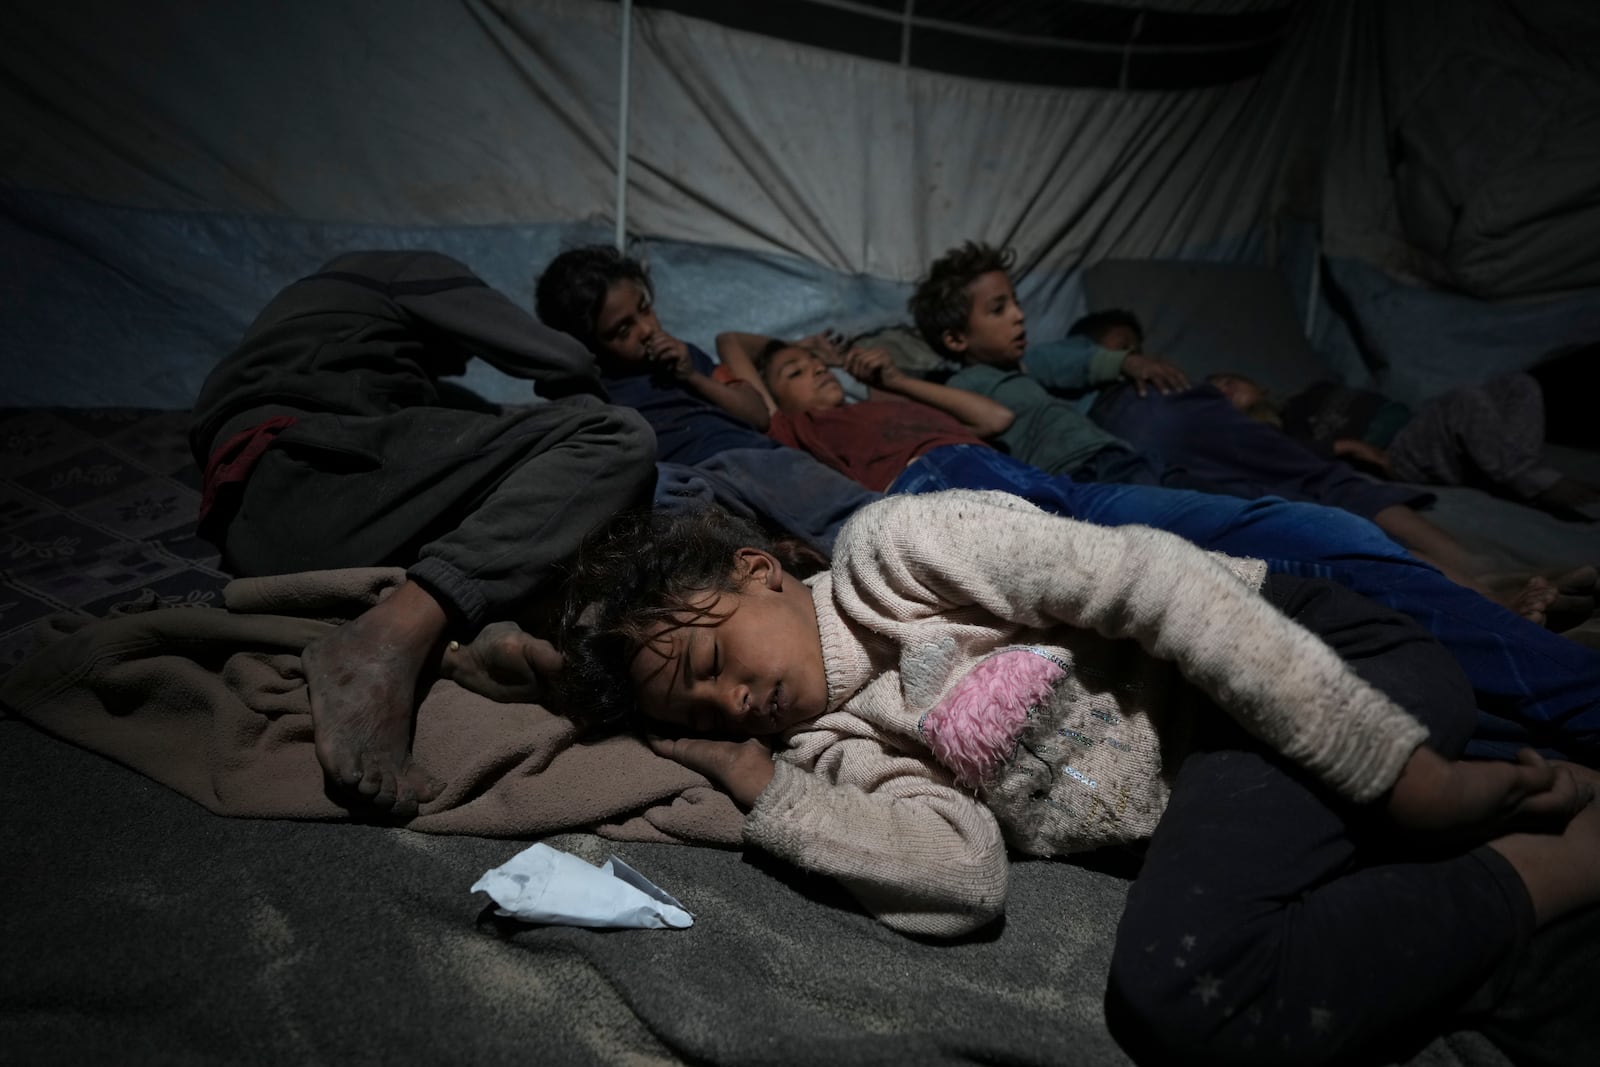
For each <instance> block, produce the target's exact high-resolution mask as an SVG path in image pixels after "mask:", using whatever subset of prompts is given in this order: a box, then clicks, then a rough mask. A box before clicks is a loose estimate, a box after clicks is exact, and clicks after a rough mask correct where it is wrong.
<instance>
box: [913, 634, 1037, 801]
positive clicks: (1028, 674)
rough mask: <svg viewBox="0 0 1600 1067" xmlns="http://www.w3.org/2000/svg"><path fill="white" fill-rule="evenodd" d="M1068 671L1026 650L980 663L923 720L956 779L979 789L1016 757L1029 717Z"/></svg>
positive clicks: (930, 740) (929, 738)
mask: <svg viewBox="0 0 1600 1067" xmlns="http://www.w3.org/2000/svg"><path fill="white" fill-rule="evenodd" d="M1065 673H1066V672H1065V671H1063V670H1062V669H1061V667H1060V666H1058V665H1057V664H1056V663H1054V662H1052V661H1051V660H1048V659H1046V658H1045V657H1043V656H1040V655H1037V654H1036V653H1033V652H1029V651H1026V650H1023V649H1015V650H1011V651H1006V652H997V653H995V654H994V655H992V656H990V657H989V658H988V659H986V660H984V661H983V662H982V663H979V664H978V665H977V666H976V667H974V668H972V670H971V671H969V672H968V673H967V676H966V677H965V678H963V679H961V681H960V682H958V683H956V687H955V688H954V689H952V690H951V691H950V693H949V694H948V695H947V696H946V697H945V698H944V699H943V700H941V701H940V702H939V704H938V706H937V707H935V708H933V709H932V710H931V711H929V712H928V714H927V715H925V716H924V717H923V720H922V736H923V738H924V739H925V740H926V741H927V742H928V747H929V748H931V749H932V750H933V754H934V756H936V757H937V758H938V760H939V762H940V763H942V764H944V766H945V767H947V768H948V769H949V770H950V771H951V772H953V773H954V774H955V776H956V781H957V782H959V783H961V784H962V785H964V786H966V787H968V788H969V789H970V788H976V787H977V786H978V785H979V784H980V783H982V782H983V780H984V779H985V778H986V777H987V776H988V775H989V774H990V772H992V771H994V770H996V769H998V768H999V767H1000V765H1001V764H1003V763H1005V761H1006V760H1007V759H1009V758H1010V757H1011V750H1012V749H1013V748H1014V747H1015V746H1016V743H1017V738H1018V737H1019V736H1021V734H1022V728H1023V726H1024V724H1025V723H1026V722H1027V720H1028V709H1029V708H1032V707H1034V706H1036V705H1037V704H1039V703H1041V702H1042V701H1043V700H1044V699H1045V698H1046V697H1047V696H1049V695H1050V690H1051V689H1052V688H1054V686H1055V684H1056V683H1057V682H1059V681H1060V680H1061V678H1062V677H1063V675H1065Z"/></svg>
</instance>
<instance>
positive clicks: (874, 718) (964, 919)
mask: <svg viewBox="0 0 1600 1067" xmlns="http://www.w3.org/2000/svg"><path fill="white" fill-rule="evenodd" d="M759 538H760V535H759V533H758V532H757V531H756V530H754V529H753V528H751V527H749V526H748V525H745V524H742V523H740V522H738V521H737V520H733V519H731V518H729V517H727V516H726V515H723V514H721V513H719V512H716V511H707V512H701V513H698V514H696V515H689V516H678V517H673V516H661V515H659V514H657V515H646V516H640V517H637V518H634V519H628V520H624V521H623V522H621V523H619V524H617V525H616V526H614V527H612V528H611V529H610V530H609V531H608V532H607V533H606V534H604V535H603V536H600V537H597V538H594V539H591V541H590V543H589V544H588V545H586V547H585V550H584V551H583V553H582V554H581V555H580V561H579V564H578V573H577V576H576V579H575V582H574V585H573V587H572V596H571V599H570V601H569V607H568V612H567V627H566V629H565V631H564V633H565V637H564V642H563V644H564V651H565V652H566V655H567V657H568V663H569V667H568V674H567V681H568V683H569V684H572V685H573V686H575V691H574V694H573V698H572V700H571V701H570V702H569V703H570V704H571V706H573V707H574V708H579V707H581V708H585V709H587V714H588V716H589V718H590V719H591V721H596V722H601V721H603V722H610V723H613V724H615V723H618V722H620V721H624V720H625V719H626V718H627V717H628V716H629V715H630V714H632V713H639V714H641V715H642V716H643V721H644V722H649V723H653V724H654V725H653V726H652V727H650V728H651V729H653V730H655V731H657V732H665V731H675V732H681V735H680V736H675V737H669V738H658V739H655V740H653V741H652V746H653V747H654V748H655V749H656V751H658V752H660V753H661V754H663V755H665V756H668V757H669V758H672V759H675V760H677V761H678V762H680V763H683V764H684V765H686V766H688V767H691V768H693V769H695V770H697V771H700V772H701V773H703V774H705V775H706V776H707V777H709V778H710V779H711V780H712V781H714V782H715V783H717V784H718V785H719V786H720V787H721V788H723V789H725V790H726V791H727V792H728V793H729V794H730V795H731V796H732V797H733V798H734V799H735V800H736V801H737V802H738V803H739V804H740V805H741V806H742V807H744V808H745V809H746V810H747V811H748V816H747V820H746V823H745V839H746V841H747V842H748V843H750V844H752V845H755V846H758V847H761V848H764V849H766V850H767V851H769V852H771V853H773V854H774V855H776V856H779V857H781V858H783V859H785V860H787V861H789V862H791V863H793V864H795V865H797V866H799V867H801V868H803V869H806V870H809V871H813V872H817V873H821V874H825V875H827V876H829V877H832V878H835V879H837V880H839V881H840V882H841V883H842V884H843V885H844V886H845V887H846V888H847V889H848V890H849V891H850V892H851V893H852V894H853V895H854V896H855V897H856V899H857V900H858V901H859V902H860V904H861V905H862V907H864V908H865V909H866V910H867V911H868V912H870V913H871V914H873V915H874V916H876V917H877V918H878V919H880V920H881V921H883V922H884V923H886V924H887V925H889V926H891V927H893V928H895V929H897V930H901V931H903V932H906V933H909V934H915V935H920V936H927V937H937V938H950V937H960V936H963V935H966V934H969V933H971V932H973V931H976V930H979V929H981V928H983V927H984V926H986V925H987V924H989V923H990V922H992V921H993V920H995V919H996V918H998V917H999V916H1000V915H1001V914H1003V912H1004V910H1005V903H1006V888H1007V879H1008V871H1009V860H1008V848H1009V849H1010V850H1014V851H1017V852H1020V853H1024V854H1027V855H1035V856H1064V855H1070V854H1074V853H1079V852H1084V851H1088V850H1093V849H1099V848H1102V847H1105V846H1124V845H1132V844H1135V843H1143V844H1144V857H1143V866H1142V869H1141V871H1140V873H1139V876H1138V878H1137V880H1136V881H1135V883H1134V884H1133V886H1132V887H1131V890H1130V893H1129V897H1128V903H1127V907H1126V911H1125V913H1124V915H1123V918H1122V920H1121V923H1120V925H1119V928H1118V932H1117V937H1116V945H1115V950H1114V955H1113V959H1112V966H1111V974H1110V979H1109V992H1108V999H1107V1003H1108V1016H1109V1018H1110V1021H1111V1023H1112V1026H1113V1031H1114V1032H1115V1033H1117V1035H1118V1036H1119V1038H1121V1039H1122V1040H1124V1042H1125V1043H1127V1044H1129V1045H1130V1047H1136V1048H1137V1049H1138V1051H1136V1055H1140V1056H1141V1057H1142V1056H1144V1055H1146V1054H1148V1055H1149V1056H1151V1057H1153V1058H1156V1059H1165V1060H1175V1059H1182V1060H1184V1061H1185V1062H1195V1061H1196V1060H1205V1061H1206V1062H1227V1063H1245V1062H1257V1061H1262V1056H1267V1057H1268V1058H1270V1060H1271V1061H1272V1062H1293V1063H1322V1062H1328V1061H1331V1060H1342V1059H1344V1058H1346V1057H1348V1056H1350V1055H1352V1054H1355V1053H1358V1052H1371V1051H1373V1050H1374V1049H1381V1048H1382V1047H1383V1046H1384V1044H1385V1042H1386V1041H1390V1040H1393V1039H1394V1038H1395V1037H1396V1036H1397V1035H1398V1034H1400V1033H1401V1032H1403V1031H1405V1030H1407V1029H1408V1027H1410V1026H1412V1025H1413V1024H1414V1023H1415V1020H1417V1019H1419V1018H1427V1019H1430V1020H1439V1021H1442V1019H1443V1017H1444V1016H1445V1015H1447V1014H1448V1013H1449V1012H1451V1011H1453V1010H1456V1009H1458V1008H1461V1007H1464V1006H1465V1005H1467V1003H1468V1002H1469V1001H1472V1000H1474V998H1479V999H1483V998H1488V997H1489V996H1490V995H1491V993H1492V992H1493V989H1492V987H1493V985H1494V978H1495V976H1496V974H1497V971H1498V970H1499V969H1500V968H1501V967H1502V966H1503V965H1507V964H1508V963H1514V962H1515V960H1516V957H1517V956H1518V954H1519V952H1520V951H1521V948H1522V946H1523V945H1524V944H1525V942H1526V941H1527V939H1528V938H1529V936H1530V933H1531V931H1533V930H1534V929H1535V928H1536V927H1538V926H1540V925H1543V924H1546V923H1549V922H1551V921H1552V920H1554V919H1556V918H1558V917H1560V916H1562V915H1565V914H1568V913H1571V912H1573V911H1576V910H1578V909H1580V908H1584V907H1588V906H1590V905H1592V904H1593V903H1594V902H1595V901H1596V900H1597V899H1600V809H1597V808H1596V806H1595V804H1594V799H1593V798H1594V783H1595V778H1596V776H1595V775H1594V774H1593V772H1590V771H1588V770H1586V769H1583V768H1578V767H1574V766H1570V765H1566V764H1550V763H1546V762H1545V761H1544V760H1542V759H1541V758H1540V757H1538V756H1536V755H1533V754H1532V753H1528V752H1524V753H1521V754H1520V755H1519V756H1518V758H1517V759H1516V761H1514V762H1487V763H1465V762H1460V761H1458V760H1456V759H1455V758H1454V757H1455V756H1456V755H1457V754H1458V753H1459V751H1460V749H1461V746H1462V744H1463V743H1464V741H1465V740H1466V738H1467V736H1468V734H1469V733H1470V732H1471V730H1472V726H1473V695H1472V692H1471V689H1470V687H1469V686H1468V685H1467V683H1466V681H1465V679H1464V678H1463V677H1462V676H1461V674H1460V672H1459V671H1458V670H1456V669H1455V667H1454V665H1453V664H1452V663H1451V661H1450V659H1449V657H1448V656H1447V655H1445V654H1444V652H1443V650H1442V649H1440V648H1439V646H1438V645H1437V644H1435V643H1434V642H1433V641H1431V640H1430V639H1429V638H1428V637H1427V635H1426V634H1424V633H1422V632H1421V631H1420V630H1419V629H1417V628H1416V627H1415V626H1413V625H1411V624H1410V623H1409V622H1407V621H1406V620H1404V619H1402V618H1400V617H1398V616H1395V615H1393V614H1391V613H1389V612H1387V611H1385V610H1383V609H1382V608H1379V607H1378V606H1376V605H1374V604H1372V603H1371V602H1369V601H1367V600H1365V599H1364V598H1362V597H1360V596H1357V595H1355V594H1353V593H1351V592H1349V591H1348V590H1344V589H1341V588H1339V587H1337V586H1334V585H1332V584H1330V583H1326V582H1322V581H1318V580H1308V579H1299V578H1294V577H1290V576H1282V575H1279V576H1271V577H1268V576H1266V573H1265V571H1266V568H1265V567H1264V565H1263V564H1262V563H1260V562H1259V561H1254V560H1247V559H1234V558H1228V557H1223V556H1218V555H1214V554H1211V553H1207V552H1204V551H1202V550H1200V549H1198V548H1196V547H1194V546H1193V545H1190V544H1188V543H1187V542H1185V541H1183V540H1181V539H1180V538H1177V537H1174V536H1172V535H1170V534H1167V533H1164V532H1161V531H1158V530H1153V529H1148V528H1140V527H1126V528H1119V529H1110V528H1104V527H1098V526H1094V525H1090V524H1087V523H1082V522H1076V521H1073V520H1070V519H1064V518H1059V517H1056V516H1051V515H1046V514H1044V513H1043V512H1040V511H1038V510H1037V509H1035V508H1033V507H1032V506H1030V505H1028V504H1027V503H1025V502H1023V501H1021V500H1019V499H1017V498H1014V497H1010V496H1007V495H1005V494H1000V493H982V492H964V491H953V492H945V493H937V494H930V495H927V496H917V497H892V498H889V499H886V500H884V501H881V502H879V503H875V504H872V505H869V506H868V507H866V508H864V509H862V510H861V511H860V512H858V513H857V515H856V516H855V517H854V518H853V519H852V520H851V521H850V522H849V523H848V524H847V525H846V527H845V529H844V530H843V531H842V532H841V534H840V536H839V538H838V541H837V544H836V548H835V555H834V560H833V564H832V567H831V568H830V569H829V570H828V571H826V572H825V573H822V574H819V575H816V576H814V577H813V578H811V579H810V580H808V581H806V582H802V581H799V580H798V579H797V578H796V577H795V576H794V575H793V574H791V573H788V572H787V571H785V570H784V569H783V567H782V566H781V564H779V563H778V561H777V560H776V559H775V558H774V557H773V556H772V554H771V553H770V552H769V551H767V550H766V549H765V548H764V547H763V546H762V544H761V542H760V540H759ZM580 619H581V620H582V624H581V625H579V622H578V620H580ZM1341 657H1342V658H1341ZM1062 906H1063V907H1070V906H1071V902H1070V901H1063V902H1062ZM1262 1062H1265V1061H1262Z"/></svg>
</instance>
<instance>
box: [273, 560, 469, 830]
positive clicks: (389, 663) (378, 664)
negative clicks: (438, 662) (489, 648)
mask: <svg viewBox="0 0 1600 1067" xmlns="http://www.w3.org/2000/svg"><path fill="white" fill-rule="evenodd" d="M445 622H446V616H445V613H444V609H443V608H441V607H440V606H439V603H438V601H436V600H434V599H433V597H432V596H431V595H429V593H428V592H427V591H426V590H425V589H423V588H422V587H421V586H419V585H417V584H416V583H415V582H411V581H407V582H406V583H405V584H404V585H402V586H400V587H399V588H398V589H396V590H395V591H394V592H393V593H392V594H390V595H389V596H388V597H387V598H386V599H384V600H382V601H380V602H379V603H378V604H377V605H376V606H374V607H372V608H369V609H368V610H367V611H366V612H365V613H364V614H362V615H359V616H357V617H356V618H355V619H352V620H351V621H350V622H347V623H345V624H344V625H343V626H341V627H339V628H338V629H337V630H335V631H333V632H332V633H330V634H328V635H327V636H326V637H323V638H319V639H318V640H316V641H314V642H312V643H311V644H310V645H308V646H306V650H305V652H304V653H303V654H302V656H301V666H302V669H303V670H304V671H305V676H306V688H307V690H308V691H309V693H310V697H311V723H312V729H313V731H314V733H315V737H316V749H317V760H318V761H319V762H320V763H321V764H322V770H323V773H324V774H326V775H327V778H328V781H329V783H330V784H331V785H332V786H333V787H334V788H335V789H337V790H338V791H340V792H341V793H344V794H345V795H346V796H347V797H349V798H350V799H352V800H359V801H360V802H361V803H362V804H363V805H364V806H369V807H371V808H373V809H376V810H379V811H386V812H391V813H393V814H394V815H397V816H401V817H405V816H409V815H413V814H415V813H416V810H417V807H418V805H420V804H426V803H427V802H428V801H430V800H432V799H433V798H434V797H436V796H438V795H439V789H440V785H439V783H438V782H436V781H434V780H433V779H432V778H430V777H429V776H428V774H427V772H425V771H424V770H423V769H422V768H421V767H420V766H418V765H417V764H416V763H415V762H414V761H413V760H412V758H411V732H412V726H413V724H414V720H415V717H416V686H417V678H418V675H419V674H420V672H421V669H422V665H423V664H424V663H426V662H427V661H428V660H429V659H430V658H431V656H432V653H433V649H434V648H435V646H436V645H437V644H438V642H439V640H440V637H441V635H442V634H443V632H444V627H445Z"/></svg>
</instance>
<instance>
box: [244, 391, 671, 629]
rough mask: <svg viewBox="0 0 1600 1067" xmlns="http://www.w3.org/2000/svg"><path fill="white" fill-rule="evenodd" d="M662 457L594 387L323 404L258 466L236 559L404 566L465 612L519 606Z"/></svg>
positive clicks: (639, 499)
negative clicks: (477, 407) (488, 402)
mask: <svg viewBox="0 0 1600 1067" xmlns="http://www.w3.org/2000/svg"><path fill="white" fill-rule="evenodd" d="M654 459H655V435H654V434H653V433H652V432H651V430H650V427H649V426H648V425H647V424H646V423H645V421H644V420H643V418H641V417H640V416H639V415H638V414H637V413H636V412H634V411H631V410H629V409H625V408H616V407H611V406H608V405H606V404H603V403H601V402H600V401H598V400H593V399H591V398H587V397H580V398H574V399H572V400H563V401H556V402H551V403H547V404H541V405H538V406H536V407H533V408H532V409H529V410H525V411H518V412H514V413H510V414H491V413H487V412H480V411H467V410H460V409H456V408H443V407H413V408H405V409H402V410H399V411H396V412H393V413H392V414H388V415H363V416H351V415H330V414H309V415H305V416H303V417H301V419H300V421H298V422H296V423H295V424H294V425H293V426H291V427H289V428H288V429H287V430H285V431H284V432H283V433H282V434H280V435H279V436H278V437H277V438H276V439H275V440H274V441H273V443H272V445H271V447H269V448H268V449H267V451H266V452H265V453H264V454H263V455H262V457H261V459H260V461H259V463H258V464H257V466H256V467H255V469H254V470H253V471H251V473H250V477H249V480H248V481H247V482H246V483H245V487H244V492H243V498H242V502H241V504H240V506H239V508H238V510H237V512H236V513H235V514H234V515H233V517H232V518H231V519H230V520H229V522H228V524H227V527H226V533H225V536H224V538H223V543H222V550H223V563H224V565H225V566H227V567H228V568H229V569H230V570H231V571H232V572H233V573H235V574H239V575H259V574H284V573H290V572H293V571H304V570H325V569H333V568H340V567H370V566H380V565H382V566H402V567H405V568H407V571H408V573H409V575H410V577H412V578H413V579H415V580H416V581H418V582H419V583H421V584H422V585H424V586H426V587H427V588H428V589H429V591H430V592H431V593H433V594H434V596H435V597H437V598H438V599H439V601H440V603H441V604H443V605H444V606H445V608H446V610H448V611H450V612H451V613H452V614H454V615H455V616H456V617H457V619H458V621H460V622H461V623H464V624H466V625H469V626H478V625H481V624H482V623H484V622H486V621H489V620H492V619H495V618H506V617H518V616H520V615H521V614H522V613H523V611H524V609H525V608H526V606H527V605H528V603H529V601H530V600H531V598H533V597H534V596H535V595H537V594H539V593H540V592H543V591H545V590H546V589H547V588H548V586H549V585H550V584H551V579H552V578H554V577H555V575H556V568H557V566H558V565H559V564H560V563H561V561H563V560H565V559H566V558H567V557H569V556H571V555H572V554H573V553H574V552H575V551H576V550H577V548H578V545H579V543H580V542H581V541H582V540H583V538H584V536H585V535H586V534H588V533H589V531H591V530H592V529H594V528H595V527H596V526H598V525H600V524H601V523H603V522H604V521H605V520H607V519H608V518H610V517H611V516H612V515H613V514H615V513H616V512H617V511H619V510H621V509H623V508H625V507H629V506H633V505H644V504H648V503H649V500H650V492H651V488H652V486H653V485H654V482H655V465H654Z"/></svg>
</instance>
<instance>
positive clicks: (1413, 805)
mask: <svg viewBox="0 0 1600 1067" xmlns="http://www.w3.org/2000/svg"><path fill="white" fill-rule="evenodd" d="M1593 799H1594V787H1593V785H1592V784H1591V783H1590V781H1589V780H1588V779H1586V778H1585V779H1580V778H1578V777H1576V776H1574V775H1573V773H1572V771H1571V769H1570V768H1569V767H1567V765H1566V764H1564V763H1550V762H1549V761H1547V760H1546V759H1545V758H1544V757H1543V756H1541V755H1539V754H1538V753H1537V752H1535V751H1533V750H1532V749H1530V748H1525V749H1523V750H1522V751H1521V752H1519V753H1517V762H1515V763H1507V762H1505V761H1503V760H1484V761H1475V760H1474V761H1466V760H1447V759H1445V758H1444V757H1443V756H1441V755H1439V754H1438V753H1437V752H1435V751H1433V749H1431V748H1428V747H1427V746H1426V745H1424V746H1423V747H1421V748H1419V749H1417V751H1416V752H1414V753H1413V754H1412V756H1411V759H1410V760H1408V761H1407V762H1406V765H1405V767H1404V769H1402V770H1401V772H1400V778H1399V780H1398V781H1396V782H1395V784H1394V788H1393V789H1391V790H1390V791H1389V799H1388V805H1387V806H1388V810H1389V815H1390V817H1391V818H1393V819H1394V821H1395V822H1396V823H1398V824H1399V825H1401V826H1403V827H1406V828H1407V829H1410V830H1418V831H1422V832H1426V833H1438V832H1443V831H1450V830H1468V829H1471V830H1479V831H1482V832H1483V833H1485V834H1488V833H1493V832H1500V831H1502V830H1504V829H1505V824H1506V823H1507V822H1509V821H1510V820H1512V819H1513V818H1516V819H1519V820H1521V819H1534V820H1538V821H1541V822H1544V823H1547V824H1548V825H1550V826H1553V827H1560V826H1563V825H1565V823H1566V821H1567V820H1568V819H1570V818H1571V817H1572V816H1573V815H1574V814H1576V813H1577V812H1578V811H1579V810H1580V809H1581V808H1583V807H1584V805H1586V804H1588V803H1589V802H1590V801H1592V800H1593Z"/></svg>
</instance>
